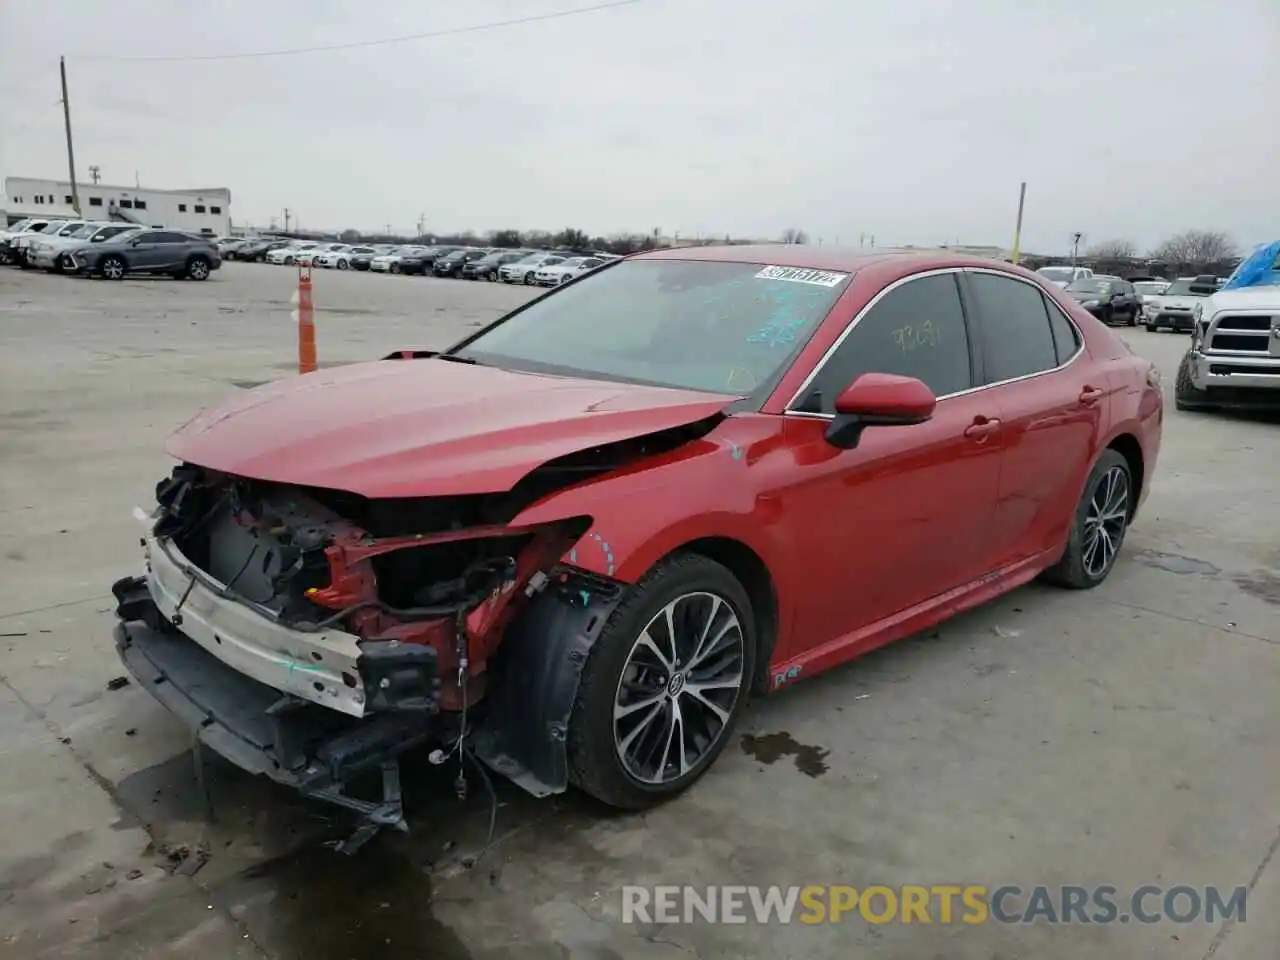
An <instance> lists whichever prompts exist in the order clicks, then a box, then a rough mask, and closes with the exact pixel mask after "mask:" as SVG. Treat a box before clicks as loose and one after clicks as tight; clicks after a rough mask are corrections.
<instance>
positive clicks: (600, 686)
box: [567, 554, 757, 810]
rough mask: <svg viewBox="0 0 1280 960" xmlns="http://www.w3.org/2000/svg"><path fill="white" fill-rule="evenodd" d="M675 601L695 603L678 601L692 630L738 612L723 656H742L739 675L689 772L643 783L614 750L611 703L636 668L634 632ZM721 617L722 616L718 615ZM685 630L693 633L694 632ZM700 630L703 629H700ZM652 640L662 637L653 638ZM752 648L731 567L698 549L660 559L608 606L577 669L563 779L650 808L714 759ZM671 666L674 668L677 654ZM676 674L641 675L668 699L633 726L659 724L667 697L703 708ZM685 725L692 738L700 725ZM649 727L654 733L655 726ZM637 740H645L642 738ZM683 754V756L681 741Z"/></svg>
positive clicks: (733, 717) (746, 685) (737, 709)
mask: <svg viewBox="0 0 1280 960" xmlns="http://www.w3.org/2000/svg"><path fill="white" fill-rule="evenodd" d="M690 595H693V598H692V599H684V600H681V598H688V597H689V596H690ZM712 597H715V598H717V599H719V600H720V601H721V605H720V606H719V607H716V606H714V604H713V603H712V600H711V598H712ZM676 601H681V602H682V603H684V604H686V605H688V604H692V605H693V606H684V607H681V606H677V607H676V610H677V614H676V617H675V619H676V620H679V621H681V623H682V624H683V625H685V626H687V627H691V628H692V632H697V629H698V624H699V623H702V622H706V623H707V629H710V626H711V624H710V622H707V621H706V620H705V619H704V618H705V615H706V614H707V613H709V612H713V611H714V616H715V617H716V618H717V619H716V621H715V622H716V623H720V624H723V623H728V622H730V621H728V619H727V613H726V611H728V612H731V613H732V615H733V616H734V617H736V618H737V623H738V630H737V631H730V632H729V633H728V634H726V636H727V637H728V638H729V641H730V646H729V647H728V648H727V649H726V650H725V651H724V652H723V653H722V654H721V656H735V655H738V654H740V659H739V660H738V666H740V668H741V679H740V682H739V685H738V687H737V688H736V692H734V693H733V702H732V705H728V706H727V707H726V703H727V701H725V702H721V703H720V704H719V706H720V707H721V709H722V710H723V711H724V712H725V713H727V718H725V719H724V721H723V723H720V720H719V718H718V717H717V719H716V721H715V722H716V723H719V724H720V725H719V727H718V728H717V729H716V730H715V731H714V732H712V731H711V729H710V727H709V726H708V727H702V730H701V732H702V733H703V734H704V739H705V740H707V742H706V743H704V744H702V745H701V749H702V752H701V753H700V754H698V755H697V759H696V760H695V761H693V762H691V764H690V766H689V768H688V770H687V771H685V772H684V773H683V774H678V775H676V776H673V777H672V778H671V779H668V780H661V777H662V774H661V773H659V774H658V778H659V779H660V780H661V782H645V781H644V780H643V779H640V778H637V777H636V776H635V775H633V773H632V772H630V771H629V770H628V769H627V767H626V766H625V765H624V763H623V760H622V758H621V757H620V756H619V750H620V749H621V747H620V746H619V743H618V741H617V734H616V732H615V722H616V721H615V716H614V710H615V703H616V698H617V696H618V694H619V691H620V685H621V682H622V678H623V675H624V672H625V671H627V670H628V668H629V667H634V666H635V665H634V664H632V661H631V658H632V654H633V651H635V650H637V649H639V639H638V638H639V636H640V635H641V633H642V631H644V630H645V628H646V626H647V625H649V624H650V622H651V621H652V620H653V619H654V618H655V617H658V616H659V615H660V614H661V612H662V611H663V609H664V608H665V607H666V606H667V605H668V604H670V603H674V602H676ZM683 610H688V611H689V614H688V615H689V619H687V620H686V619H685V615H684V614H683V613H681V612H680V611H683ZM721 617H725V618H726V619H724V620H721V619H719V618H721ZM661 632H662V633H665V628H662V631H661ZM735 632H736V634H737V637H738V638H740V643H739V642H738V640H735V639H734V633H735ZM688 635H690V636H691V635H692V633H689V634H688ZM703 636H706V634H705V633H704V634H703ZM654 642H655V643H660V642H663V641H662V640H661V638H660V637H657V638H655V640H654ZM756 649H757V639H756V634H755V621H754V619H753V617H752V611H751V600H750V598H749V597H748V596H747V592H746V590H745V589H744V588H743V586H742V584H741V583H739V582H738V580H737V578H736V577H734V576H733V574H732V573H730V572H729V571H728V570H727V569H726V568H725V567H723V566H721V565H720V564H718V563H716V562H715V561H713V560H710V559H708V558H707V557H703V556H701V555H698V554H681V555H677V556H675V557H672V558H671V559H668V560H665V561H663V562H661V563H659V564H658V565H657V566H656V567H654V568H653V569H652V570H650V571H649V573H647V574H646V575H645V577H644V579H643V580H641V581H640V583H639V584H638V585H637V587H636V588H635V590H634V591H632V593H631V595H630V596H629V597H628V598H627V599H626V600H625V601H624V602H623V603H622V604H621V606H619V607H618V609H616V610H615V611H614V612H613V615H612V616H611V617H610V618H609V621H608V622H607V623H606V624H605V626H604V629H603V630H602V631H601V633H600V636H599V638H598V639H597V640H596V642H595V646H594V647H593V648H592V650H591V653H590V655H589V656H588V658H587V663H586V666H584V667H583V670H582V679H581V681H580V683H579V686H578V693H577V697H576V698H575V700H574V705H573V712H572V714H571V715H570V717H569V729H568V734H567V750H568V760H569V779H570V780H571V781H572V783H573V784H574V785H575V786H576V787H578V788H579V789H580V790H583V791H585V792H586V793H589V794H591V795H592V796H593V797H596V798H597V799H599V800H602V801H603V802H605V803H607V804H609V805H610V806H614V807H620V808H623V809H627V810H639V809H642V808H644V807H648V806H651V805H653V804H656V803H659V802H661V801H662V800H665V799H667V798H669V797H672V796H674V795H676V794H678V793H680V792H681V791H682V790H684V789H686V788H687V787H689V786H690V785H691V784H692V783H693V782H694V781H696V780H697V779H698V778H699V777H700V776H702V774H703V773H705V772H706V770H707V769H708V768H709V767H710V766H711V764H712V763H714V762H715V759H716V757H717V756H719V754H720V751H721V750H723V749H724V747H725V745H726V744H727V743H728V742H729V740H730V739H731V738H732V735H733V727H734V724H735V722H736V721H737V719H738V717H739V716H740V715H741V713H742V709H743V707H744V705H745V703H746V700H747V697H748V695H749V691H750V689H751V680H752V677H753V676H754V671H755V659H756ZM686 650H687V648H686ZM642 656H646V654H642ZM688 656H689V655H688V654H687V653H686V654H685V659H684V661H683V662H684V663H685V665H686V669H687V667H688V666H689V664H690V660H689V659H688ZM651 662H652V663H653V664H654V665H657V664H658V660H657V659H656V658H655V659H652V661H651ZM703 662H704V663H705V662H706V661H705V660H704V661H703ZM676 666H677V668H679V667H680V660H679V659H677V663H676ZM650 672H653V673H661V672H662V671H661V670H660V669H659V670H652V671H650ZM677 673H678V674H679V677H678V678H677V674H676V673H673V674H671V675H670V676H669V677H666V678H665V679H664V678H663V677H661V676H658V677H656V678H646V680H648V679H655V680H656V685H655V686H654V687H653V690H654V696H655V697H658V698H663V697H665V698H666V699H659V700H658V701H654V702H655V703H656V705H657V710H656V711H655V712H654V713H653V714H651V715H648V716H643V717H642V718H641V719H640V720H639V721H638V723H637V724H636V726H644V727H647V726H649V724H650V723H651V722H652V721H653V720H654V719H657V720H658V722H662V718H663V717H666V716H669V714H668V713H666V711H667V710H669V709H671V708H669V707H667V704H668V703H672V702H675V703H681V704H684V705H685V709H686V710H688V709H690V704H691V703H693V707H694V708H695V709H696V710H697V711H698V712H699V713H701V712H702V708H701V707H699V706H698V704H697V703H696V702H694V699H695V698H694V697H693V696H691V695H688V694H687V691H686V687H685V686H684V679H683V678H684V671H682V670H679V669H678V670H677ZM677 680H678V682H677ZM664 682H665V683H666V686H665V687H664V686H663V684H664ZM632 683H633V684H634V685H635V686H636V687H639V686H641V680H640V679H639V677H638V676H637V677H633V678H632ZM672 687H674V692H672ZM727 692H729V691H728V690H724V691H719V692H718V693H717V695H719V693H727ZM673 698H674V699H673ZM703 702H705V701H703ZM641 709H643V708H641ZM659 715H661V716H659ZM689 716H690V718H692V717H693V716H695V714H693V713H691V714H690V715H689ZM709 716H711V714H709V713H706V714H703V716H702V717H700V718H699V719H704V718H706V717H709ZM688 726H689V729H690V731H691V732H693V733H694V735H695V736H696V733H697V732H698V730H697V727H698V726H701V725H700V724H695V723H692V722H691V723H689V725H688ZM668 729H670V728H669V727H668ZM684 730H685V724H684V723H682V724H681V733H682V734H683V733H684ZM628 732H630V731H628ZM655 732H657V733H658V736H659V739H660V738H661V732H660V731H655ZM708 735H709V736H708ZM623 737H624V742H625V738H626V735H625V734H624V735H623ZM640 739H641V740H643V739H644V737H643V736H642V737H641V738H640ZM624 752H625V751H624ZM681 756H684V751H683V741H682V751H681ZM669 757H670V754H669V753H667V751H666V749H665V748H664V753H663V757H662V760H663V764H662V770H663V772H665V771H666V770H667V766H668V764H667V760H668V758H669ZM671 763H675V760H674V758H671ZM672 772H674V771H672Z"/></svg>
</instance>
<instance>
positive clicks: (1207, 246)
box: [1151, 230, 1238, 263]
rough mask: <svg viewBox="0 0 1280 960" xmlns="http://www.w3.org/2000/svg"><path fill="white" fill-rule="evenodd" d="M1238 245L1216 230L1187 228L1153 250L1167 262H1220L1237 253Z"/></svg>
mask: <svg viewBox="0 0 1280 960" xmlns="http://www.w3.org/2000/svg"><path fill="white" fill-rule="evenodd" d="M1237 252H1238V251H1237V249H1236V245H1235V244H1234V243H1233V242H1232V241H1231V238H1230V237H1228V236H1227V235H1226V234H1225V233H1221V232H1219V231H1216V230H1187V231H1186V232H1184V233H1179V234H1177V235H1176V236H1172V237H1170V238H1169V239H1168V240H1166V241H1165V242H1164V243H1162V244H1160V246H1158V247H1156V248H1155V249H1154V250H1152V251H1151V256H1152V258H1153V259H1155V260H1163V261H1165V262H1166V263H1219V262H1221V261H1223V260H1230V259H1231V258H1232V257H1234V256H1236V255H1237Z"/></svg>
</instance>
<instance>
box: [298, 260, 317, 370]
mask: <svg viewBox="0 0 1280 960" xmlns="http://www.w3.org/2000/svg"><path fill="white" fill-rule="evenodd" d="M315 369H316V311H315V307H314V305H313V304H312V303H311V267H310V266H309V265H302V266H299V267H298V372H299V373H313V372H315Z"/></svg>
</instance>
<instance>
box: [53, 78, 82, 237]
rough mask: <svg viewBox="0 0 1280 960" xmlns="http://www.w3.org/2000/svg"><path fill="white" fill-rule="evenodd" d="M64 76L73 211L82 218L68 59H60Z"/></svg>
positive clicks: (63, 85) (64, 107)
mask: <svg viewBox="0 0 1280 960" xmlns="http://www.w3.org/2000/svg"><path fill="white" fill-rule="evenodd" d="M58 72H59V73H60V74H62V119H63V122H64V123H66V125H67V167H68V169H69V170H70V171H71V209H72V210H74V211H75V212H76V216H77V217H78V216H80V191H79V190H77V189H76V152H75V150H74V149H73V148H72V146H71V101H70V100H69V99H68V98H67V58H66V57H59V58H58Z"/></svg>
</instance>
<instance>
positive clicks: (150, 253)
mask: <svg viewBox="0 0 1280 960" xmlns="http://www.w3.org/2000/svg"><path fill="white" fill-rule="evenodd" d="M127 256H128V259H129V267H130V269H133V270H156V269H159V268H160V267H162V266H164V247H163V245H162V244H161V243H160V234H158V233H152V232H150V231H148V232H146V233H139V234H138V235H137V236H135V237H134V238H133V239H132V240H130V241H129V252H128V254H127Z"/></svg>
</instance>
